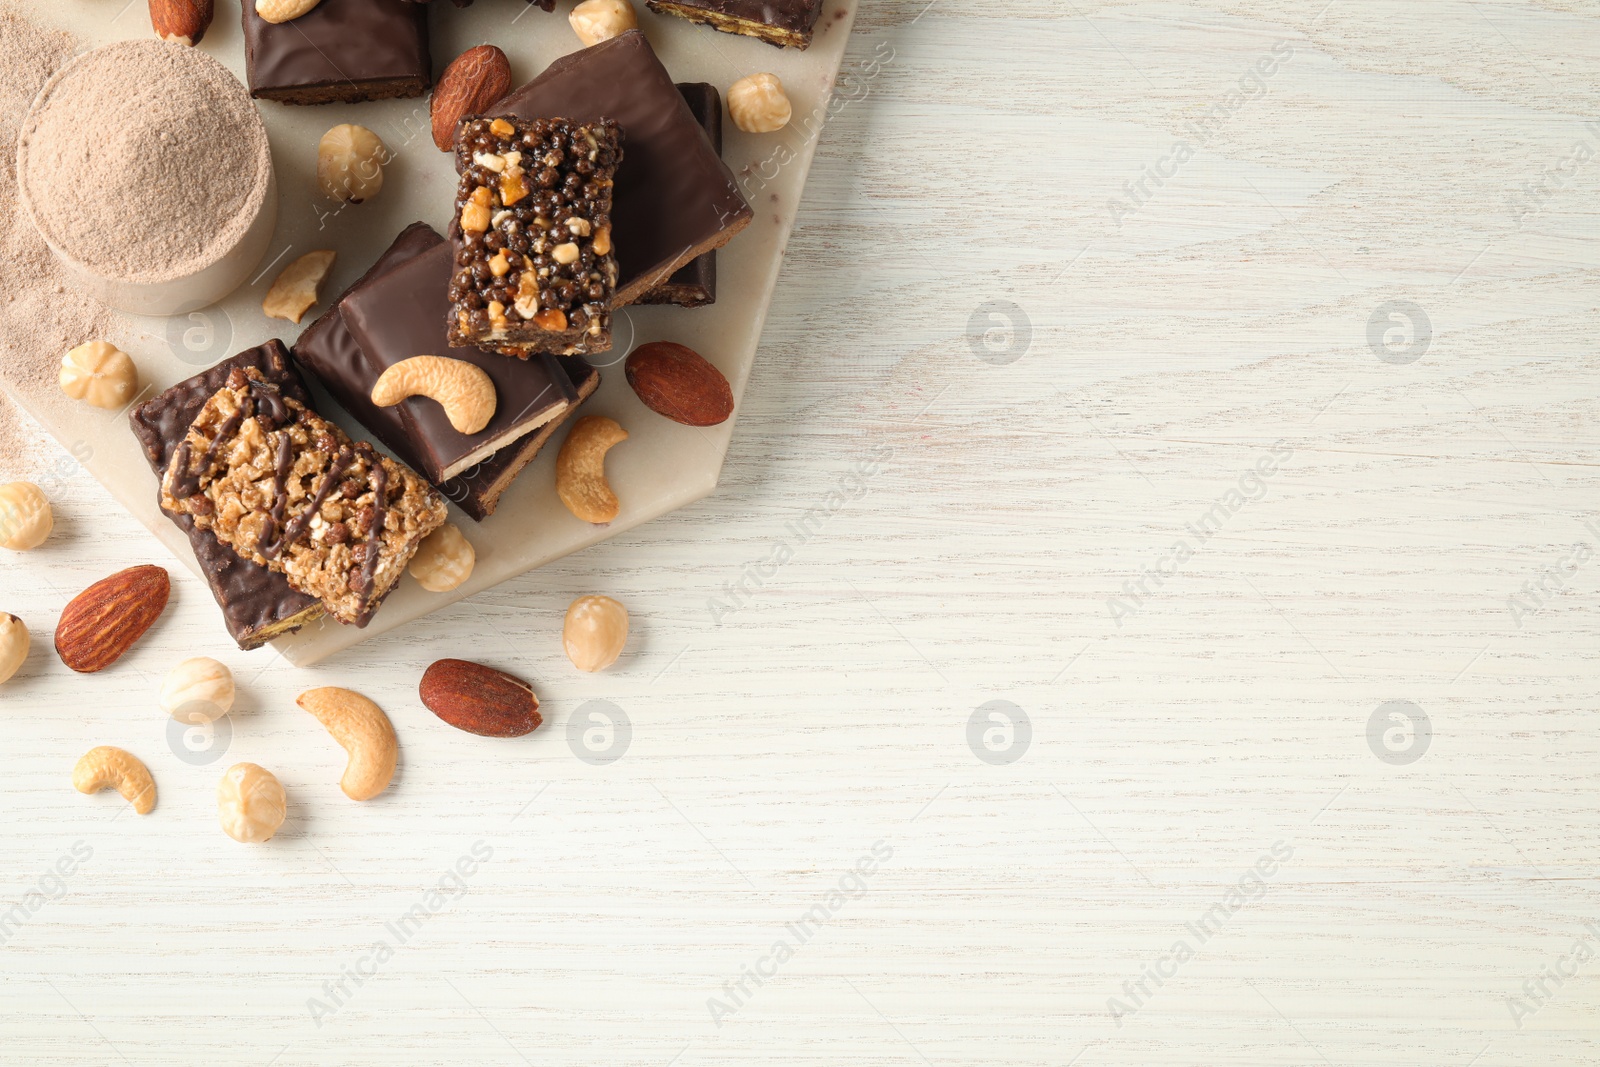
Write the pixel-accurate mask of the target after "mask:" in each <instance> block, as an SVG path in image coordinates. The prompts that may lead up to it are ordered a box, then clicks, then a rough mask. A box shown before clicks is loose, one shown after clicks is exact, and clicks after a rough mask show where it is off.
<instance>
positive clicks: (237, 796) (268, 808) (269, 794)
mask: <svg viewBox="0 0 1600 1067" xmlns="http://www.w3.org/2000/svg"><path fill="white" fill-rule="evenodd" d="M288 810H289V797H288V795H287V794H286V793H284V791H283V783H282V782H279V781H278V778H277V776H276V775H274V774H273V773H272V772H271V771H269V770H267V769H266V768H265V767H258V766H256V765H255V764H254V763H235V764H234V765H233V766H232V767H229V768H228V773H227V774H224V775H223V776H222V781H220V782H218V783H217V817H218V818H219V819H221V820H222V832H223V833H225V834H227V835H228V836H229V837H231V838H233V839H234V840H235V841H243V842H246V843H257V842H261V841H270V840H272V835H273V834H275V833H277V832H278V828H279V827H281V826H282V825H283V820H284V817H285V815H286V814H287V813H288Z"/></svg>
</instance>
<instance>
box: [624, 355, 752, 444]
mask: <svg viewBox="0 0 1600 1067" xmlns="http://www.w3.org/2000/svg"><path fill="white" fill-rule="evenodd" d="M627 373H628V384H629V385H631V386H633V391H634V392H635V393H638V394H639V399H640V400H643V401H644V406H645V407H647V408H649V409H650V410H651V411H653V412H655V413H656V414H657V415H665V416H666V417H667V418H669V419H671V420H672V421H673V422H681V423H683V424H684V425H685V426H715V425H716V424H717V423H719V422H725V421H727V418H728V416H729V415H732V414H733V390H732V389H731V388H730V387H729V386H728V379H726V378H724V377H723V376H722V372H721V371H719V370H718V369H717V368H715V367H713V366H712V365H711V364H710V363H709V362H707V360H706V358H705V357H704V356H702V355H701V354H700V353H698V352H696V351H695V350H694V349H692V348H686V347H685V346H683V345H679V344H673V343H672V342H671V341H656V342H654V343H652V344H648V345H640V346H639V347H638V348H636V349H634V351H633V354H632V355H630V356H629V357H628V365H627Z"/></svg>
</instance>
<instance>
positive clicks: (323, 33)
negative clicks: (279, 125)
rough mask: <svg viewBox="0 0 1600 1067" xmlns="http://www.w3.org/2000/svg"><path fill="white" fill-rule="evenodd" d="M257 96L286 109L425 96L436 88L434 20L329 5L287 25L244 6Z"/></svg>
mask: <svg viewBox="0 0 1600 1067" xmlns="http://www.w3.org/2000/svg"><path fill="white" fill-rule="evenodd" d="M241 7H242V16H241V17H242V18H243V25H244V64H245V75H246V80H247V81H248V82H249V84H250V95H251V96H254V97H256V98H258V99H262V100H277V101H279V102H280V103H285V104H330V103H336V102H337V103H346V104H353V103H357V102H359V101H362V100H389V99H393V98H395V97H410V96H421V95H422V94H423V93H425V92H427V91H428V87H429V86H430V85H431V84H432V83H433V66H432V61H431V59H430V57H429V54H428V12H427V9H426V8H425V7H423V6H422V5H421V4H413V3H403V2H401V0H322V2H321V3H319V4H318V5H317V6H316V7H314V8H312V9H311V10H310V11H308V12H306V13H305V14H304V15H301V16H300V17H299V18H297V19H291V20H289V21H288V22H281V23H272V22H268V21H267V20H266V19H264V18H262V17H261V16H260V15H258V14H256V5H255V4H254V3H253V2H252V0H244V2H243V3H242V4H241Z"/></svg>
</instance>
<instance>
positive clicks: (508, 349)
mask: <svg viewBox="0 0 1600 1067" xmlns="http://www.w3.org/2000/svg"><path fill="white" fill-rule="evenodd" d="M622 155H623V149H622V131H621V130H620V129H619V128H618V127H617V124H616V123H615V122H612V121H610V120H609V119H602V120H600V121H598V122H592V123H585V122H578V121H569V120H567V119H562V118H552V119H518V118H504V117H496V118H484V117H478V118H470V119H467V120H466V121H465V122H463V123H461V125H460V126H459V127H458V128H457V129H456V171H457V173H459V174H460V176H461V179H460V182H459V183H458V184H457V187H456V201H455V222H456V225H455V226H454V227H453V228H452V230H451V234H452V236H453V237H454V238H455V273H454V274H453V275H452V276H451V278H450V289H449V293H450V318H449V326H450V343H451V344H452V345H456V346H458V347H472V346H477V347H480V348H491V349H494V350H495V351H497V352H503V353H504V354H506V355H514V356H517V357H519V358H522V359H526V358H528V357H529V356H530V355H532V354H534V353H538V352H552V353H556V354H559V355H565V356H572V355H581V354H585V353H589V352H604V351H606V350H608V349H609V348H610V347H611V302H612V297H613V294H614V293H615V292H616V286H617V258H616V248H615V245H613V244H612V235H611V198H612V189H613V186H614V184H615V176H616V170H617V164H618V163H619V162H620V161H621V159H622Z"/></svg>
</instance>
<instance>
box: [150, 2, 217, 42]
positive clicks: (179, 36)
mask: <svg viewBox="0 0 1600 1067" xmlns="http://www.w3.org/2000/svg"><path fill="white" fill-rule="evenodd" d="M215 4H216V0H150V26H151V28H153V29H154V30H155V31H156V36H157V37H159V38H161V39H162V40H163V41H171V42H173V43H174V44H188V45H196V44H199V43H200V38H202V37H204V36H205V35H206V30H207V29H208V28H209V27H210V26H211V16H212V15H213V14H214V12H215Z"/></svg>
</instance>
